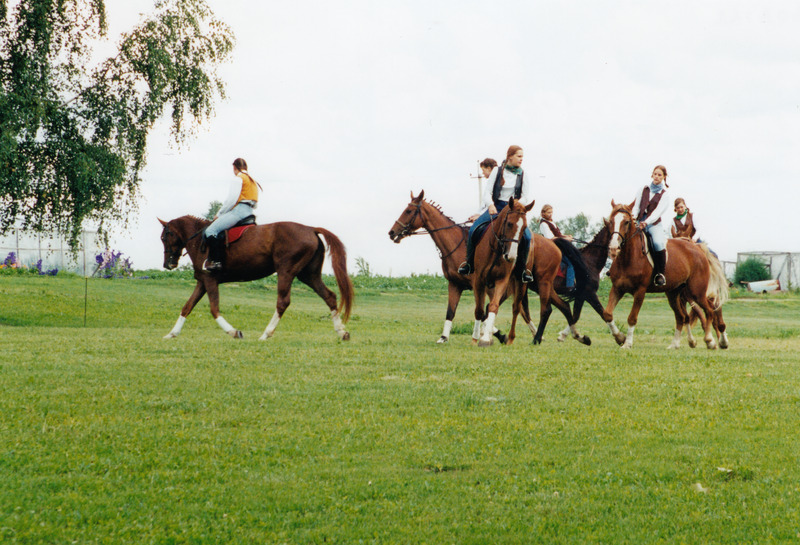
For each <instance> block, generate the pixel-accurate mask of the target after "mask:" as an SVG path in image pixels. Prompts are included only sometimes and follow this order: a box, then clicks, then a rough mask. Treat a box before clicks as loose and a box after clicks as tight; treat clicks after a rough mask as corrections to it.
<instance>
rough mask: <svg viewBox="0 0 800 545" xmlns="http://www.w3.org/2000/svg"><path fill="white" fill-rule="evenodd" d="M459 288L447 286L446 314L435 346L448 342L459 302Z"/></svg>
mask: <svg viewBox="0 0 800 545" xmlns="http://www.w3.org/2000/svg"><path fill="white" fill-rule="evenodd" d="M461 292H462V290H461V288H459V287H458V286H456V285H455V284H453V283H452V282H449V283H448V284H447V314H446V315H445V318H444V327H443V328H442V335H441V336H440V337H439V340H437V341H436V342H437V344H442V343H446V342H447V341H449V340H450V330H451V329H452V328H453V318H455V317H456V309H457V308H458V302H459V301H461Z"/></svg>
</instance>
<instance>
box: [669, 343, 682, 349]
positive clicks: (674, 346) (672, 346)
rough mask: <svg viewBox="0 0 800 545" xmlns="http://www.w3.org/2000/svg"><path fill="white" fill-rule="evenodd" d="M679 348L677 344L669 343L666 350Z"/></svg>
mask: <svg viewBox="0 0 800 545" xmlns="http://www.w3.org/2000/svg"><path fill="white" fill-rule="evenodd" d="M678 348H680V347H679V346H678V345H677V344H671V345H669V346H668V347H667V350H677V349H678Z"/></svg>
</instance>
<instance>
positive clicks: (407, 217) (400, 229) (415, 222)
mask: <svg viewBox="0 0 800 545" xmlns="http://www.w3.org/2000/svg"><path fill="white" fill-rule="evenodd" d="M423 197H425V190H424V189H423V190H422V191H420V192H419V195H418V196H416V197H415V196H414V192H413V191H412V192H411V202H410V203H408V206H406V209H405V210H403V213H402V214H400V217H399V218H397V221H395V222H394V225H392V228H391V229H389V238H390V239H392V241H394V242H395V244H397V243H399V242H400V241H401V240H403V239H404V238H406V237H407V236H408V235H410V234H411V233H413V232H414V231H416V230H417V229H420V228H421V227H422V217H421V214H420V207H421V206H422V199H423Z"/></svg>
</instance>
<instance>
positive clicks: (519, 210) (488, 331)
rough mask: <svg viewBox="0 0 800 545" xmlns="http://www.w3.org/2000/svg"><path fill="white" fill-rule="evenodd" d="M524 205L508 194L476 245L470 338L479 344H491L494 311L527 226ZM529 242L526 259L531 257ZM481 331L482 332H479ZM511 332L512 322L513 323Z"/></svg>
mask: <svg viewBox="0 0 800 545" xmlns="http://www.w3.org/2000/svg"><path fill="white" fill-rule="evenodd" d="M534 202H535V201H531V203H530V204H529V205H527V206H525V205H523V204H522V203H521V202H519V201H518V200H516V199H514V198H513V197H511V198H510V199H509V200H508V206H506V207H505V208H503V209H502V210H501V211H500V213H498V214H497V217H495V218H494V219H493V220H492V221H491V223H490V224H489V226H488V227H487V229H486V232H485V233H484V235H483V237H482V238H481V240H480V241H479V242H478V244H477V245H476V246H475V272H473V273H472V291H473V293H474V295H475V326H474V327H473V330H472V340H473V342H475V341H477V344H478V346H489V345H491V344H492V331H493V328H494V321H495V318H497V311H498V309H499V308H500V303H502V301H503V299H504V298H505V294H506V288H507V287H508V284H509V281H510V280H511V273H512V272H513V270H514V265H515V263H516V260H517V250H518V248H519V241H520V237H522V236H523V232H524V231H525V228H526V227H527V225H528V217H527V215H528V212H530V211H531V209H532V208H533V203H534ZM533 252H534V247H533V244H531V248H530V252H529V256H528V257H529V259H533ZM489 290H492V293H491V298H490V301H489V306H488V307H487V308H485V309H484V301H485V299H486V294H487V291H489ZM481 330H482V331H481ZM512 332H513V325H512Z"/></svg>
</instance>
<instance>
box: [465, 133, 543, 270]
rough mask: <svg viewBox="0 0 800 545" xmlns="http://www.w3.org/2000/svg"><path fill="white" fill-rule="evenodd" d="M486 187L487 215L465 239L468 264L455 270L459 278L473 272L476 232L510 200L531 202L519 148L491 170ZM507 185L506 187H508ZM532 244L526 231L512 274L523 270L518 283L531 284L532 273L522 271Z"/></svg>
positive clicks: (484, 197)
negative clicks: (474, 235) (459, 275)
mask: <svg viewBox="0 0 800 545" xmlns="http://www.w3.org/2000/svg"><path fill="white" fill-rule="evenodd" d="M492 180H494V182H493V183H487V184H486V187H485V188H484V190H483V202H484V204H485V205H486V206H487V209H486V211H485V212H484V213H483V214H481V215H480V216H479V217H478V219H476V220H475V223H473V224H472V227H471V228H470V230H469V236H468V237H467V260H466V261H465V262H464V263H462V264H461V267H459V268H458V272H459V273H460V274H472V271H473V270H474V268H475V265H474V263H473V261H474V257H475V246H474V243H473V241H472V235H473V234H474V233H475V231H476V230H477V229H478V228H481V227H483V226H485V225H486V224H487V223H489V222H491V221H492V219H493V218H494V217H495V216H497V214H498V213H499V212H500V211H501V210H502V209H503V208H505V207H506V206H508V200H509V199H510V198H511V197H512V196H513V197H514V198H515V199H517V200H519V201H521V202H523V203H528V202H530V200H531V199H530V190H531V182H530V180H529V178H528V175H527V174H525V171H523V170H522V148H521V147H519V146H511V147H509V148H508V152H507V153H506V160H505V161H503V164H502V165H500V166H499V167H494V168H493V169H492V171H491V173H490V174H489V177H488V178H487V182H491V181H492ZM507 182H508V183H507ZM530 244H531V232H530V231H529V230H528V228H527V227H526V228H525V230H524V231H523V233H522V237H521V238H520V241H519V254H518V256H517V265H516V267H515V269H514V270H515V272H516V271H519V270H520V269H522V272H521V273H520V279H521V280H522V281H523V282H533V276H532V275H531V272H530V271H529V270H528V269H526V268H525V265H526V263H527V261H528V249H529V248H530Z"/></svg>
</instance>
